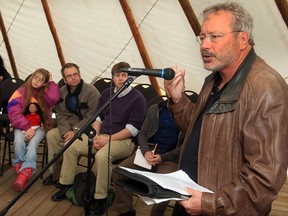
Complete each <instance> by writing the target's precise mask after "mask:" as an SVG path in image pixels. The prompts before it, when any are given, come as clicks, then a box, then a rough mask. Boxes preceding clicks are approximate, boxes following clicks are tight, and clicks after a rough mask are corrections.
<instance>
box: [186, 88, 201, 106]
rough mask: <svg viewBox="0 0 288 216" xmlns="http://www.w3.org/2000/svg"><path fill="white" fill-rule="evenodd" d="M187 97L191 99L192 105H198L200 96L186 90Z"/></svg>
mask: <svg viewBox="0 0 288 216" xmlns="http://www.w3.org/2000/svg"><path fill="white" fill-rule="evenodd" d="M184 93H185V95H186V96H187V97H188V98H189V99H190V101H191V102H192V103H196V102H197V100H198V96H199V95H198V94H197V93H196V92H194V91H192V90H185V91H184Z"/></svg>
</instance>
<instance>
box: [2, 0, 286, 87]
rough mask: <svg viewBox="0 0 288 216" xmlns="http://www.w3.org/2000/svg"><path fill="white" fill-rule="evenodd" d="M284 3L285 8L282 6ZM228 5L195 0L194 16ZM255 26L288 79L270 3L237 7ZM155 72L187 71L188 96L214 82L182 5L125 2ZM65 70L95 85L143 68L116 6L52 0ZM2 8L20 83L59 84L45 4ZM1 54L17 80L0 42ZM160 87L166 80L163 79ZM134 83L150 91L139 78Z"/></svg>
mask: <svg viewBox="0 0 288 216" xmlns="http://www.w3.org/2000/svg"><path fill="white" fill-rule="evenodd" d="M284 1H285V0H284ZM216 2H223V0H222V1H221V0H213V1H211V0H201V1H200V0H189V3H190V4H191V6H192V8H193V10H194V12H195V14H196V15H197V16H198V15H199V14H200V12H201V11H202V10H203V8H205V7H206V6H208V5H211V4H214V3H216ZM237 2H241V3H242V4H243V6H244V7H246V8H247V9H248V10H249V11H250V13H251V14H252V16H253V18H254V26H255V27H254V37H255V42H256V45H255V50H256V52H257V54H258V55H259V56H261V57H262V58H264V59H265V60H266V61H267V62H268V63H269V64H270V65H271V66H272V67H274V68H275V69H276V70H278V71H279V73H280V74H281V75H282V76H283V77H284V78H286V77H288V69H287V68H288V61H287V60H288V36H287V35H288V34H287V33H288V29H287V26H286V24H285V22H284V21H283V19H282V17H281V14H280V12H279V10H278V8H277V6H276V4H275V1H272V0H253V1H247V0H238V1H237ZM127 3H128V5H129V7H130V8H131V12H132V14H133V16H134V19H135V22H136V25H137V26H138V29H139V33H140V35H141V37H142V39H143V42H144V45H145V48H146V50H147V53H148V55H149V58H150V60H151V64H152V66H153V67H154V68H166V67H170V66H172V65H175V64H176V65H178V67H179V68H185V69H186V74H187V75H186V88H187V89H191V90H194V91H196V92H199V91H200V87H201V85H202V83H203V80H204V78H205V77H206V76H207V75H208V74H209V72H207V71H205V70H204V69H203V67H202V60H201V57H200V54H199V46H198V45H197V43H196V41H195V39H194V38H195V34H194V32H193V30H192V28H191V26H190V25H189V22H188V20H187V18H186V16H185V14H184V12H183V10H182V8H181V5H180V4H179V2H178V1H176V0H158V1H157V0H145V1H141V0H137V1H136V0H127ZM48 5H49V8H50V12H51V15H52V19H53V22H54V26H55V28H56V31H57V34H58V37H59V40H60V43H61V48H62V51H63V55H64V58H65V61H66V62H75V63H77V64H78V65H79V66H80V69H81V74H82V78H83V79H84V80H85V81H86V82H89V83H91V82H93V81H95V79H97V77H110V70H111V67H112V66H113V65H114V64H115V63H117V62H119V61H126V62H129V63H130V65H131V67H136V68H143V67H144V63H143V61H142V58H141V55H140V53H139V50H138V48H137V45H136V42H135V40H134V38H133V35H132V32H131V30H130V27H129V25H128V22H127V19H126V17H125V14H124V12H123V9H122V7H121V4H120V2H119V1H118V0H73V1H71V0H61V1H59V0H48ZM0 8H1V13H2V17H3V20H4V24H5V27H6V32H7V34H8V38H9V41H10V45H11V49H12V52H13V55H14V59H15V62H16V66H17V70H18V74H19V76H20V78H22V79H25V78H26V77H27V76H28V75H29V74H30V73H31V72H33V71H34V70H35V69H36V68H39V67H44V68H46V69H48V70H49V71H51V72H52V73H53V78H54V80H55V81H59V80H60V79H61V74H60V68H61V63H60V60H59V58H58V55H57V50H56V46H55V43H54V41H53V37H52V34H51V31H50V29H49V26H48V23H47V20H46V17H45V13H44V10H43V7H42V3H41V1H39V0H0ZM0 41H1V43H0V54H1V56H2V57H3V58H4V61H5V65H6V68H7V70H8V71H9V72H11V73H12V69H11V65H10V62H9V58H8V54H7V50H6V47H5V44H4V42H3V37H2V35H0ZM157 80H158V83H159V85H160V86H161V87H163V80H162V79H157ZM135 83H149V79H148V77H146V76H140V77H138V78H137V79H136V80H135Z"/></svg>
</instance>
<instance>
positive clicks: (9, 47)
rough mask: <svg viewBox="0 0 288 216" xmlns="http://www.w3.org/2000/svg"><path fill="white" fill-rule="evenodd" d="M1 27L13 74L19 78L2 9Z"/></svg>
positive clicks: (0, 15)
mask: <svg viewBox="0 0 288 216" xmlns="http://www.w3.org/2000/svg"><path fill="white" fill-rule="evenodd" d="M0 28H1V32H2V36H3V39H4V43H5V46H6V50H7V53H8V56H9V61H10V64H11V68H12V72H13V76H14V77H15V78H19V75H18V71H17V67H16V63H15V59H14V56H13V53H12V49H11V46H10V42H9V38H8V36H7V32H6V28H5V24H4V21H3V18H2V13H1V11H0Z"/></svg>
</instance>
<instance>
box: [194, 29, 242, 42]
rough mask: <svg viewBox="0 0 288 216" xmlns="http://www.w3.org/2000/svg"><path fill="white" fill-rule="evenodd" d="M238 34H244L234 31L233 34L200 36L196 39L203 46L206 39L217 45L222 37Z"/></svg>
mask: <svg viewBox="0 0 288 216" xmlns="http://www.w3.org/2000/svg"><path fill="white" fill-rule="evenodd" d="M238 32H242V31H240V30H239V31H232V32H228V33H223V34H216V33H213V34H200V35H199V36H197V37H196V42H197V43H198V44H199V45H201V44H202V43H203V41H204V40H205V38H208V40H209V41H210V42H212V43H216V42H217V41H219V40H220V39H221V38H222V37H225V36H226V35H228V34H232V33H238Z"/></svg>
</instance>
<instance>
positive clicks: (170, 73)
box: [163, 68, 175, 80]
mask: <svg viewBox="0 0 288 216" xmlns="http://www.w3.org/2000/svg"><path fill="white" fill-rule="evenodd" d="M174 77H175V71H174V70H173V69H172V68H165V69H164V75H163V78H164V79H165V80H172V79H173V78H174Z"/></svg>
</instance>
